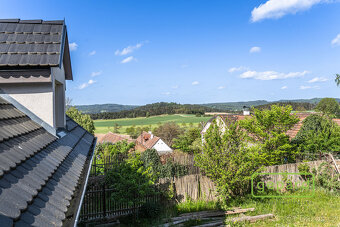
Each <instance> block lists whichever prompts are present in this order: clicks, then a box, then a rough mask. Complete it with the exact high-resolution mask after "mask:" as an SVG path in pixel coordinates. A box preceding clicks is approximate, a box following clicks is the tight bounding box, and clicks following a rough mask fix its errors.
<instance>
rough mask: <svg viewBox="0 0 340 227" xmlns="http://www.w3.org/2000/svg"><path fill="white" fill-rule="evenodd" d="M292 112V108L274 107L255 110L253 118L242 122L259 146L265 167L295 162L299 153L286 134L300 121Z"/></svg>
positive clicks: (252, 139)
mask: <svg viewBox="0 0 340 227" xmlns="http://www.w3.org/2000/svg"><path fill="white" fill-rule="evenodd" d="M291 112H292V107H291V106H278V105H272V106H271V107H270V109H269V110H258V109H254V116H253V117H251V118H247V119H245V120H242V121H240V125H241V126H242V127H243V128H244V129H245V130H246V131H247V135H248V137H249V139H250V140H251V141H252V142H253V143H254V144H257V145H259V147H260V149H261V153H260V155H261V157H262V160H264V161H265V165H268V166H269V165H279V164H284V163H289V162H295V156H296V154H297V152H296V149H295V148H294V146H292V145H291V144H290V141H289V137H288V135H286V132H287V131H288V130H289V129H291V128H292V127H293V126H294V125H295V124H296V123H297V122H299V119H298V118H297V117H296V116H295V115H291Z"/></svg>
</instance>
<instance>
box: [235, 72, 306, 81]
mask: <svg viewBox="0 0 340 227" xmlns="http://www.w3.org/2000/svg"><path fill="white" fill-rule="evenodd" d="M307 73H309V72H308V71H303V72H290V73H279V72H275V71H265V72H257V71H246V72H244V73H242V74H241V75H240V77H241V78H244V79H250V78H251V79H255V80H277V79H288V78H295V77H301V76H304V75H306V74H307Z"/></svg>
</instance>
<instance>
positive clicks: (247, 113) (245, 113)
mask: <svg viewBox="0 0 340 227" xmlns="http://www.w3.org/2000/svg"><path fill="white" fill-rule="evenodd" d="M243 115H244V116H247V115H250V108H249V107H247V106H243Z"/></svg>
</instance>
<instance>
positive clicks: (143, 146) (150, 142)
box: [135, 132, 173, 155]
mask: <svg viewBox="0 0 340 227" xmlns="http://www.w3.org/2000/svg"><path fill="white" fill-rule="evenodd" d="M135 149H136V150H137V151H145V150H147V149H155V150H156V151H157V152H158V154H160V155H161V154H167V153H172V152H173V150H172V149H171V147H169V146H168V145H167V144H166V143H165V142H164V141H163V140H162V139H161V138H159V137H157V136H155V135H153V134H152V132H143V133H142V134H141V135H140V136H139V137H138V138H137V140H136V148H135Z"/></svg>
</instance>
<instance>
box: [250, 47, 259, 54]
mask: <svg viewBox="0 0 340 227" xmlns="http://www.w3.org/2000/svg"><path fill="white" fill-rule="evenodd" d="M258 52H261V47H252V48H250V50H249V53H258Z"/></svg>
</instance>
